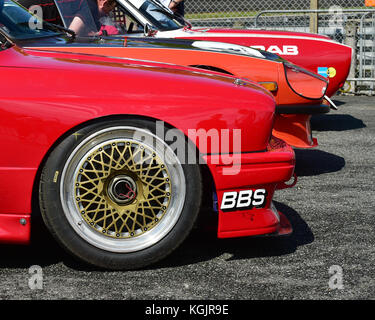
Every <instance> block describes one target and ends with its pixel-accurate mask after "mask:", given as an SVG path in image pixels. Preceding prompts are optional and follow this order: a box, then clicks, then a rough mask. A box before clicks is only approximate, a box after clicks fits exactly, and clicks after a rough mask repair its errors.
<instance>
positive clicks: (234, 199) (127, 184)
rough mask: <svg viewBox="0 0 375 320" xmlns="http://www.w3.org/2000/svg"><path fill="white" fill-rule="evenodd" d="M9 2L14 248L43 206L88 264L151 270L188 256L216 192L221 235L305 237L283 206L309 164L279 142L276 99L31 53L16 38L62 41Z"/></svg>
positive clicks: (6, 96)
mask: <svg viewBox="0 0 375 320" xmlns="http://www.w3.org/2000/svg"><path fill="white" fill-rule="evenodd" d="M1 4H3V1H0V21H1V25H0V68H1V72H2V77H1V89H2V90H1V92H0V128H1V131H2V134H1V135H0V148H1V150H2V156H1V158H0V193H1V202H0V242H2V243H23V244H26V243H28V242H29V241H30V228H31V222H32V215H31V211H32V210H31V208H32V207H33V206H34V205H36V206H39V208H40V211H41V213H42V217H43V219H44V221H45V224H46V226H47V227H48V229H49V230H50V232H51V233H52V235H53V236H54V237H55V238H56V239H57V241H58V242H59V243H60V244H61V245H62V247H64V248H65V249H66V250H67V251H68V252H70V253H71V254H73V255H74V256H75V257H77V258H79V259H81V260H82V261H85V262H87V263H90V264H93V265H96V266H99V267H103V268H108V269H134V268H141V267H144V266H146V265H149V264H152V263H154V262H156V261H158V260H160V259H162V258H164V257H165V256H167V255H168V254H169V253H171V252H172V251H173V250H174V249H175V248H176V247H178V245H179V244H180V243H181V242H182V241H183V240H184V239H185V238H186V236H187V235H188V234H189V232H190V230H191V228H192V227H193V224H194V222H195V220H196V218H197V215H198V213H199V211H200V208H201V206H202V203H203V201H204V200H205V199H207V198H210V196H213V197H214V198H215V199H217V200H218V207H217V208H216V209H217V211H218V215H219V223H218V237H221V238H224V237H240V236H251V235H263V234H274V235H280V234H288V233H290V232H291V231H292V230H291V226H290V224H289V223H288V221H287V220H286V219H285V217H284V216H283V215H282V214H281V213H279V212H278V211H277V210H276V208H275V207H274V206H273V203H272V198H273V195H274V192H275V190H276V189H277V188H282V187H286V185H285V182H286V181H288V180H290V178H291V177H292V175H293V171H294V165H295V158H294V152H293V150H292V149H291V148H290V147H289V146H288V145H286V144H285V143H284V142H283V141H281V140H278V139H276V138H273V137H272V135H271V132H272V125H273V121H274V116H275V101H274V98H273V96H272V95H271V94H270V93H269V91H267V90H266V89H264V88H263V87H261V86H259V85H257V84H256V83H251V82H247V81H244V80H239V79H237V78H235V77H232V76H225V75H223V74H218V73H209V72H207V73H202V72H199V69H193V68H185V67H179V66H174V65H165V64H160V63H151V62H145V61H140V62H139V61H138V62H137V61H134V60H127V59H115V58H108V57H107V58H106V57H100V56H94V55H80V54H69V53H56V52H48V53H46V52H44V53H42V52H37V51H28V52H26V51H25V50H23V49H22V48H19V47H17V46H16V45H15V44H14V43H12V41H11V40H10V39H9V38H8V37H7V35H8V34H12V35H13V37H15V38H17V37H22V38H24V39H26V38H27V39H28V40H30V41H32V40H35V39H37V38H38V39H39V38H49V37H54V36H56V33H55V32H54V31H53V30H47V29H33V28H29V26H28V25H27V24H26V25H25V24H19V25H16V26H15V25H13V24H12V23H10V22H9V21H8V20H7V19H6V16H4V15H3V13H4V12H3V9H4V7H3V6H2V5H1ZM3 30H5V32H6V34H5V33H4V32H3ZM181 88H183V90H182V89H181ZM181 90H182V91H181ZM207 141H211V142H210V143H208V142H207ZM212 190H214V191H212ZM212 193H213V195H212Z"/></svg>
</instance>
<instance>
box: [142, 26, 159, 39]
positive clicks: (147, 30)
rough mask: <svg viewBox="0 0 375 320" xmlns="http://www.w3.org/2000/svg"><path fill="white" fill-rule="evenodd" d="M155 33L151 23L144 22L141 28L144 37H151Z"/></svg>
mask: <svg viewBox="0 0 375 320" xmlns="http://www.w3.org/2000/svg"><path fill="white" fill-rule="evenodd" d="M155 33H156V30H154V29H153V28H152V26H151V25H149V24H148V23H146V24H145V26H144V28H143V34H144V36H145V37H152V36H153V35H154V34H155Z"/></svg>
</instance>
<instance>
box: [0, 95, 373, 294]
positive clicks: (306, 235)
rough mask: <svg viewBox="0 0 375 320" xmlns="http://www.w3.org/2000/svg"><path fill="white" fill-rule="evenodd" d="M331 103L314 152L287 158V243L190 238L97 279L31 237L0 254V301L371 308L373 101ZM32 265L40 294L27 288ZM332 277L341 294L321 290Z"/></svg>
mask: <svg viewBox="0 0 375 320" xmlns="http://www.w3.org/2000/svg"><path fill="white" fill-rule="evenodd" d="M336 102H337V103H338V104H339V108H340V109H339V111H336V112H331V113H330V114H327V115H324V116H318V117H316V118H314V119H313V120H312V126H313V129H314V130H315V132H314V133H315V136H316V137H317V138H318V140H319V143H320V147H319V148H318V149H316V150H297V151H296V155H297V167H296V172H297V174H298V176H299V183H298V185H297V186H296V187H295V188H294V189H290V190H283V191H279V192H277V194H276V206H277V207H278V209H279V210H281V211H283V212H284V213H285V214H286V215H287V216H288V218H289V219H290V220H291V222H292V224H293V227H294V234H293V235H292V236H291V237H288V238H283V239H272V238H267V239H265V238H258V239H254V238H242V239H227V240H218V239H216V237H215V234H214V233H211V232H202V229H198V230H196V231H195V232H194V233H193V234H192V235H191V236H190V238H189V239H188V240H187V241H186V242H185V243H184V244H183V246H182V247H180V248H179V249H178V250H177V251H176V252H175V253H174V254H172V255H171V256H170V257H169V258H167V259H166V260H164V261H163V262H162V263H160V264H159V265H157V266H154V267H152V268H149V269H147V270H142V271H133V272H103V271H98V270H95V269H91V268H87V267H86V266H84V265H82V264H79V263H77V262H75V261H74V260H73V259H71V258H70V256H68V255H67V254H65V253H64V252H63V251H62V250H61V249H60V248H59V247H58V245H56V243H55V242H54V240H52V239H50V238H49V236H48V235H47V234H46V233H45V232H39V235H38V236H37V237H36V238H35V239H34V242H33V245H32V246H31V247H17V246H0V257H1V258H0V299H92V298H94V299H199V300H200V299H204V300H207V299H239V300H243V299H246V300H248V299H374V298H375V280H374V274H375V267H374V264H375V233H374V225H375V215H374V213H375V212H374V209H375V205H374V199H375V195H374V194H375V187H374V182H375V170H374V169H375V159H374V156H375V98H374V97H336ZM32 265H39V266H41V267H42V271H43V279H44V281H43V289H42V290H30V288H29V286H28V280H29V278H30V276H31V275H30V274H29V273H28V272H29V267H30V266H32ZM332 266H338V267H332ZM331 267H332V268H333V269H332V270H331V271H332V272H333V273H332V274H330V273H329V270H330V268H331ZM335 268H338V269H335ZM340 268H341V270H342V280H343V281H342V285H343V288H342V289H330V287H329V282H330V283H331V284H333V285H334V286H336V287H338V286H339V285H340V281H339V280H338V281H334V280H335V279H336V280H337V277H338V276H340ZM332 276H334V278H331V277H332ZM330 279H331V280H330Z"/></svg>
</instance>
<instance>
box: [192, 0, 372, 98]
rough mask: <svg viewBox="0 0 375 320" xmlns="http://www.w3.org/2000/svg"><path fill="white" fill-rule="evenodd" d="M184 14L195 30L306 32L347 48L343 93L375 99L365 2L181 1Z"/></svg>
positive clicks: (368, 11) (368, 10)
mask: <svg viewBox="0 0 375 320" xmlns="http://www.w3.org/2000/svg"><path fill="white" fill-rule="evenodd" d="M366 2H368V3H371V2H373V3H374V5H375V1H371V0H367V1H366ZM185 10H186V17H187V19H188V20H189V21H190V22H191V23H192V24H193V25H194V26H197V27H220V28H222V27H224V28H248V29H275V30H290V31H301V32H311V33H319V34H324V35H327V36H329V37H331V38H332V39H334V40H336V41H338V42H341V43H345V44H348V45H350V46H352V47H353V48H354V49H355V57H354V59H353V62H352V63H353V66H352V71H351V73H350V75H349V77H348V82H347V85H346V86H345V87H344V89H343V91H344V92H347V93H360V94H368V95H375V7H367V6H365V0H310V1H302V0H285V1H268V2H267V1H261V0H239V1H229V0H227V1H226V0H200V1H198V0H185Z"/></svg>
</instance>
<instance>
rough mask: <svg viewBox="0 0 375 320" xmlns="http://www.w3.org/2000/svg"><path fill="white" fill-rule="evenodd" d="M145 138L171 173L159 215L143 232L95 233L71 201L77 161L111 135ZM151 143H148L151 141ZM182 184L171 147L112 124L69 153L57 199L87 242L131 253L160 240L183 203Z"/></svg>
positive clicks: (144, 133) (145, 133)
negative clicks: (121, 236)
mask: <svg viewBox="0 0 375 320" xmlns="http://www.w3.org/2000/svg"><path fill="white" fill-rule="evenodd" d="M135 133H136V135H137V136H138V135H140V136H146V137H148V138H149V140H148V139H146V140H145V141H141V143H142V144H144V145H145V146H147V147H149V148H150V149H153V150H154V152H155V153H156V154H157V155H162V156H163V158H162V159H164V163H165V165H166V167H167V169H168V171H169V174H170V177H171V189H172V192H171V198H170V203H169V206H168V208H167V211H166V213H165V214H164V216H163V218H162V219H161V220H160V221H159V222H158V223H157V225H156V226H154V227H153V228H152V229H150V230H149V231H147V232H145V233H144V234H142V235H140V236H137V237H134V238H129V239H116V238H108V237H107V236H105V235H102V234H100V233H98V232H97V231H95V230H93V229H92V227H91V226H89V225H88V224H87V223H86V221H84V219H83V218H82V215H81V213H80V212H79V210H78V209H77V207H76V205H75V192H74V183H75V179H74V177H75V175H76V174H77V170H78V169H79V168H80V164H81V163H82V162H83V161H85V155H87V154H89V153H90V152H91V151H92V150H94V149H96V148H99V147H100V146H101V145H105V144H107V143H108V141H111V140H113V139H114V138H115V137H116V138H118V139H122V140H131V139H134V141H136V142H137V143H139V142H140V141H139V140H137V139H136V138H134V134H135ZM151 141H152V144H154V145H155V147H154V145H152V144H151ZM185 196H186V184H185V175H184V172H183V169H182V165H181V163H180V161H179V159H178V157H177V156H176V155H175V153H174V152H173V151H172V149H171V148H170V147H169V146H168V145H167V144H166V143H165V142H164V141H163V140H162V139H160V138H159V137H157V136H155V135H154V134H153V133H151V132H150V131H147V130H144V129H140V128H136V127H130V126H116V127H110V128H106V129H103V130H100V131H98V132H96V133H94V134H92V135H90V136H89V137H87V138H86V139H84V140H83V141H82V142H81V143H80V144H79V145H78V146H77V147H76V148H75V149H74V150H73V152H72V153H71V155H70V156H69V158H68V160H67V161H66V164H65V166H64V169H63V171H62V174H61V181H60V199H61V204H62V208H63V212H64V215H65V217H66V218H67V220H68V222H69V224H70V225H71V226H72V228H73V229H74V231H75V232H76V233H77V234H78V235H79V236H80V237H81V238H82V239H84V240H85V241H87V242H88V243H90V244H91V245H93V246H95V247H97V248H100V249H103V250H105V251H109V252H116V253H131V252H136V251H140V250H143V249H146V248H149V247H151V246H153V245H155V244H156V243H158V242H159V241H160V240H162V239H163V238H164V237H165V236H166V235H167V234H168V233H169V232H170V231H171V230H172V229H173V227H174V226H175V225H176V223H177V221H178V220H179V218H180V215H181V212H182V210H183V207H184V204H185Z"/></svg>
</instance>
